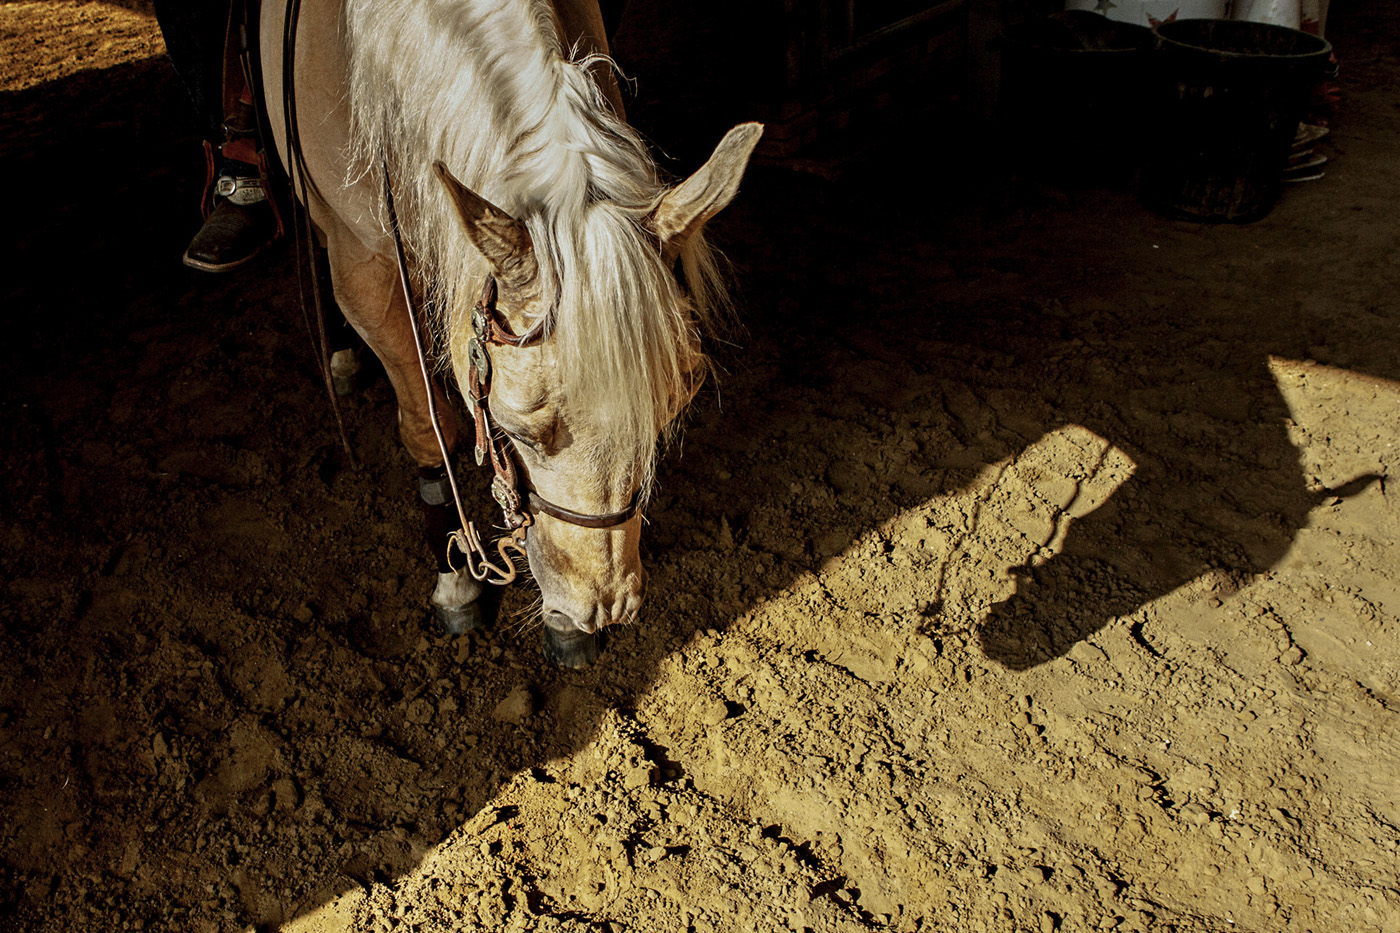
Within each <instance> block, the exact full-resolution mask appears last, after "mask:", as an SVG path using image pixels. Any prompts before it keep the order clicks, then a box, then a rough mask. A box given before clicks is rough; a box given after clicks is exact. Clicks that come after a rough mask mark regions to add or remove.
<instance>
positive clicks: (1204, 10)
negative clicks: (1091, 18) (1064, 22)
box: [1065, 0, 1230, 26]
mask: <svg viewBox="0 0 1400 933" xmlns="http://www.w3.org/2000/svg"><path fill="white" fill-rule="evenodd" d="M1229 6H1230V3H1229V0H1068V2H1067V3H1065V9H1066V10H1088V11H1090V12H1092V13H1102V14H1104V15H1105V16H1107V17H1108V18H1109V19H1116V20H1118V21H1119V22H1123V23H1135V24H1137V25H1138V26H1155V25H1157V24H1158V23H1165V22H1170V21H1171V20H1174V19H1224V18H1225V17H1226V16H1227V15H1228V13H1229Z"/></svg>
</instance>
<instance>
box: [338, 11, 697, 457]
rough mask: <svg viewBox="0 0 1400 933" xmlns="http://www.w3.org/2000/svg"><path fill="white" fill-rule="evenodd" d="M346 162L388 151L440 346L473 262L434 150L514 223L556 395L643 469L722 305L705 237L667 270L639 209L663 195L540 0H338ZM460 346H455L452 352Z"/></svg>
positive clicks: (597, 61) (461, 331)
mask: <svg viewBox="0 0 1400 933" xmlns="http://www.w3.org/2000/svg"><path fill="white" fill-rule="evenodd" d="M346 9H347V20H346V36H347V43H348V50H349V56H350V62H351V75H350V95H351V109H352V114H353V130H354V141H353V143H352V146H353V150H354V151H353V153H352V157H353V158H352V169H351V171H352V177H359V176H362V175H365V174H368V175H370V176H371V177H377V176H378V175H379V173H380V168H379V166H380V164H381V160H383V161H384V162H386V163H387V164H388V166H389V171H390V174H391V177H392V179H393V183H394V188H395V195H396V199H397V200H398V201H399V203H400V205H401V206H400V211H399V213H400V220H401V223H402V226H403V232H404V237H405V241H406V242H407V244H408V246H409V248H410V250H411V252H412V253H413V255H414V258H415V260H416V262H417V264H418V268H419V270H420V272H421V276H422V280H423V282H424V285H425V287H426V290H427V293H428V296H429V297H430V300H431V304H432V306H433V307H434V308H435V309H438V311H439V313H438V314H437V316H436V317H437V321H436V325H437V330H438V332H439V336H440V338H441V339H442V340H443V341H444V342H445V345H446V347H447V348H448V349H449V350H452V348H453V347H454V346H455V345H457V344H458V343H459V342H461V341H463V340H464V339H465V332H466V330H467V328H466V318H467V315H466V313H465V310H466V309H467V308H468V307H469V306H470V302H471V300H472V298H473V297H474V296H475V294H476V292H477V290H478V288H479V287H480V282H481V279H482V277H483V276H484V275H485V274H486V273H487V270H486V268H485V263H484V260H482V258H481V257H480V255H479V254H477V252H476V251H475V249H474V248H473V247H472V246H471V244H470V242H469V241H468V240H467V238H466V236H465V235H464V233H463V232H462V230H461V227H460V224H459V223H458V221H457V220H456V218H455V216H454V215H453V212H452V209H451V207H450V205H449V203H448V199H447V197H446V193H445V192H444V191H443V189H442V187H441V184H440V183H439V181H438V180H437V178H436V177H434V175H433V173H432V171H431V166H432V164H433V161H434V160H435V159H441V160H442V161H444V162H446V163H447V165H448V166H449V167H450V168H451V170H452V172H453V174H454V175H456V177H457V178H459V179H460V180H461V181H462V182H463V183H464V184H466V185H467V186H468V187H469V188H472V189H473V190H475V191H476V192H477V193H478V194H480V195H482V196H483V197H485V198H487V199H488V200H490V201H492V202H493V203H495V204H496V205H497V206H499V207H501V208H502V209H503V210H506V211H507V212H509V213H511V214H512V215H513V216H515V217H517V218H518V219H520V220H522V221H523V222H524V223H525V224H526V226H527V228H528V229H529V231H530V234H531V237H532V240H533V241H534V243H535V248H536V254H537V256H538V257H539V259H540V267H541V275H542V276H544V279H545V281H544V284H545V288H546V293H547V294H555V295H557V296H558V300H557V303H556V306H555V308H554V309H553V311H552V314H553V320H552V321H551V325H552V329H553V334H554V337H553V339H554V340H555V341H556V346H557V353H558V356H559V360H560V368H559V376H560V378H561V380H562V386H561V391H562V393H563V395H564V397H565V398H566V399H567V402H568V406H569V408H570V409H571V410H573V411H574V412H575V413H576V414H577V413H583V412H586V413H588V416H589V417H592V418H594V419H596V420H597V421H598V422H599V423H600V424H601V425H602V427H603V428H604V429H605V430H604V432H603V434H602V435H601V436H605V437H606V438H607V441H606V445H605V446H606V447H608V448H610V449H607V450H600V451H599V456H608V457H615V456H631V457H632V458H633V459H634V462H639V463H640V464H641V466H642V471H643V475H644V477H645V478H649V477H650V472H651V466H652V462H653V461H652V458H653V455H654V454H653V452H654V449H655V446H656V445H655V438H656V435H657V433H658V431H660V430H661V429H662V427H663V426H664V424H665V422H666V421H667V420H668V419H669V417H670V415H671V414H673V413H674V412H673V411H672V407H673V405H672V401H673V399H674V397H675V395H676V393H677V391H678V390H679V389H680V387H681V386H683V385H684V384H685V383H686V381H687V380H688V379H689V378H692V376H691V373H690V370H691V367H692V366H693V365H694V364H696V363H698V362H699V361H698V360H695V359H694V358H693V355H692V348H693V346H694V345H695V338H696V336H697V335H696V330H697V326H698V327H700V328H703V327H705V326H707V325H708V323H709V321H710V320H711V317H712V315H713V314H714V313H715V312H717V311H718V310H719V309H720V308H721V307H722V306H723V300H724V299H723V290H722V287H721V285H720V280H719V277H718V276H717V275H716V274H715V265H714V262H713V260H712V258H711V254H710V251H709V249H708V247H707V246H706V244H705V242H704V240H703V237H695V238H694V239H693V240H692V241H691V242H690V243H689V244H687V247H686V250H685V252H684V253H683V255H682V256H681V257H680V258H681V263H682V265H683V267H684V268H685V271H686V280H687V285H688V286H689V288H688V291H689V294H682V293H681V291H680V289H678V288H677V286H676V282H675V278H674V276H673V275H672V273H671V270H670V269H668V268H666V267H665V265H664V263H663V261H662V259H661V255H660V251H659V249H658V248H657V244H656V241H655V238H654V235H653V234H652V233H651V232H650V230H649V229H648V227H647V222H648V218H649V217H650V215H651V213H652V211H653V210H654V209H655V206H656V204H657V203H658V201H659V200H660V197H661V195H662V194H663V193H664V191H665V188H664V186H663V184H662V182H661V180H660V179H659V178H658V174H657V171H656V168H655V165H654V164H653V162H652V161H651V158H650V156H649V154H648V153H647V150H646V146H645V144H644V143H643V142H642V140H641V139H640V138H639V137H638V136H637V134H636V133H635V132H634V131H633V130H632V129H631V128H630V127H628V126H627V125H626V124H625V123H624V122H622V121H621V120H620V119H618V118H617V116H616V115H615V114H614V113H613V112H612V110H611V108H610V107H609V105H608V104H607V102H606V100H605V98H604V96H603V94H602V93H601V91H600V90H599V87H598V85H597V83H596V81H595V80H594V78H593V75H592V74H591V71H592V70H593V69H597V68H607V67H611V62H609V61H607V60H606V59H604V58H602V57H601V56H597V55H593V56H581V57H580V56H578V55H576V54H574V53H573V51H572V50H568V49H565V47H564V45H563V42H562V40H561V38H560V36H559V34H558V28H557V20H556V17H555V14H554V10H553V7H552V6H551V5H550V3H549V2H547V0H348V2H347V6H346ZM453 356H458V354H455V353H454V354H453Z"/></svg>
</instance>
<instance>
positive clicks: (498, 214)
mask: <svg viewBox="0 0 1400 933" xmlns="http://www.w3.org/2000/svg"><path fill="white" fill-rule="evenodd" d="M433 171H434V172H436V173H437V177H438V179H439V180H440V181H441V182H442V184H443V187H445V188H446V189H447V194H448V196H449V197H451V198H452V204H453V205H454V206H455V207H456V208H457V216H458V217H459V218H460V219H461V221H462V227H463V228H464V229H465V230H466V232H467V237H468V238H469V239H470V240H471V241H472V245H473V246H475V247H476V248H477V249H478V250H479V251H480V252H481V255H482V256H485V257H486V261H487V262H489V263H490V264H491V271H492V272H493V273H494V274H495V276H496V280H497V281H498V282H499V283H500V284H501V285H502V286H503V287H505V288H511V289H518V288H523V287H524V286H526V285H529V284H530V283H531V282H533V281H534V279H535V276H536V275H537V274H538V273H539V265H538V263H537V262H536V260H535V247H534V244H533V243H531V242H530V233H529V231H528V230H526V229H525V225H524V224H522V223H521V222H520V221H518V220H516V219H515V218H514V217H512V216H510V215H509V214H507V213H506V212H505V211H503V210H501V209H500V208H499V207H497V206H496V205H494V204H492V203H491V202H490V201H488V200H486V199H485V198H483V197H482V196H481V195H479V194H477V193H476V192H475V191H472V190H471V189H470V188H468V187H467V186H466V185H464V184H462V183H461V182H460V181H458V180H457V179H456V178H453V177H452V173H451V172H449V171H448V170H447V166H446V165H444V164H443V163H442V162H434V163H433Z"/></svg>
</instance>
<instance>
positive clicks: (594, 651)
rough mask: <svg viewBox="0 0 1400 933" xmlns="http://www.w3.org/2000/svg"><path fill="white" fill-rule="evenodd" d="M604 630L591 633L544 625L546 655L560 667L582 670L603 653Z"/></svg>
mask: <svg viewBox="0 0 1400 933" xmlns="http://www.w3.org/2000/svg"><path fill="white" fill-rule="evenodd" d="M604 640H605V639H604V635H603V633H602V632H598V633H597V634H594V635H590V634H588V633H587V632H580V631H579V630H578V629H574V628H571V629H567V630H565V629H557V628H551V627H550V626H549V625H545V627H544V656H545V657H546V658H549V660H551V661H553V662H554V663H555V664H558V665H559V666H560V667H567V668H569V669H571V670H581V669H583V668H585V667H587V666H588V665H590V664H592V663H593V662H594V661H596V660H598V657H599V656H600V655H601V654H602V653H603V644H604Z"/></svg>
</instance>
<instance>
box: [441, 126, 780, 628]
mask: <svg viewBox="0 0 1400 933" xmlns="http://www.w3.org/2000/svg"><path fill="white" fill-rule="evenodd" d="M761 133H762V127H761V126H760V125H758V124H743V125H740V126H738V127H735V128H734V129H733V130H731V131H730V132H729V133H728V134H727V135H726V136H725V138H724V139H723V140H722V141H721V142H720V144H719V146H718V147H717V148H716V149H715V152H714V154H713V155H712V156H711V157H710V159H709V161H708V162H706V163H705V165H704V166H703V167H702V168H700V169H699V170H698V171H697V172H696V173H695V174H694V175H692V176H691V177H690V178H688V179H686V180H685V181H684V182H682V183H681V184H679V185H677V186H675V187H672V188H669V189H665V190H664V193H663V194H662V195H661V196H660V197H659V198H655V199H653V201H652V202H651V203H650V204H647V205H645V210H644V211H643V210H641V209H639V208H638V207H637V206H629V205H618V204H616V203H609V202H601V201H600V202H594V203H589V204H587V205H585V206H584V207H583V208H582V212H581V215H580V217H579V218H574V219H571V220H569V221H567V223H561V222H560V221H559V220H558V219H557V218H551V217H549V216H544V215H540V216H513V215H512V214H511V213H508V212H507V211H505V210H502V209H501V208H499V207H497V206H495V205H494V204H492V203H491V202H490V201H488V200H487V199H486V198H484V197H482V196H481V195H479V194H478V193H476V192H474V191H472V190H470V189H469V188H467V187H466V186H465V185H463V184H461V183H460V182H459V181H457V179H456V178H455V177H454V176H453V175H452V173H451V171H450V170H449V169H448V167H447V166H445V165H443V164H441V163H439V164H438V165H437V166H436V170H437V175H438V177H439V178H440V179H441V181H442V183H443V185H444V187H445V190H446V192H447V195H448V197H449V198H450V201H451V204H452V206H453V208H455V214H456V217H457V218H458V220H460V222H461V227H462V229H463V230H464V231H465V233H466V236H467V237H468V239H469V240H470V241H471V244H472V245H473V246H474V247H475V249H476V251H477V252H479V253H480V255H481V256H482V257H483V258H484V260H485V263H486V267H487V270H488V273H489V275H490V276H491V277H493V278H494V281H495V286H496V289H497V292H496V305H495V308H494V309H493V310H492V312H491V313H492V314H493V315H495V316H496V318H497V319H498V320H499V321H500V322H501V323H502V325H503V326H502V328H501V330H503V331H508V332H510V333H512V334H513V335H517V336H520V335H530V336H531V338H532V339H518V340H514V341H510V340H507V341H504V342H501V341H498V342H495V343H494V344H493V345H492V346H491V350H490V358H489V370H490V374H489V396H488V398H487V400H485V401H483V402H482V403H479V404H482V405H483V407H486V409H487V411H488V413H489V420H488V421H487V424H488V425H489V426H490V427H489V428H488V430H494V431H496V432H498V435H497V436H498V437H502V436H503V440H502V441H501V443H502V444H503V445H504V446H506V448H507V449H508V450H509V451H510V452H512V453H513V459H514V465H515V466H516V467H517V469H518V483H519V489H520V495H521V499H522V501H523V502H525V503H528V506H527V508H528V512H529V519H528V521H529V524H528V527H527V531H526V552H527V555H528V560H529V566H530V570H531V572H532V574H533V575H534V577H535V580H536V582H537V583H538V585H539V588H540V592H541V595H542V601H541V612H542V615H543V621H544V624H545V625H546V638H547V641H548V638H549V636H550V634H551V632H552V633H553V634H554V635H555V637H556V640H557V639H558V638H561V637H562V638H563V639H565V641H567V640H568V639H570V638H573V639H584V640H587V641H589V643H591V642H592V636H593V635H595V634H596V633H597V632H599V631H601V630H602V629H603V628H604V627H605V626H608V625H612V624H617V623H621V622H627V621H630V620H631V619H633V618H635V617H636V615H637V613H638V611H639V610H640V608H641V605H642V597H643V585H644V579H645V575H644V571H643V569H642V565H641V557H640V553H639V549H638V546H639V542H640V536H641V515H640V512H639V510H638V505H639V504H640V503H643V502H644V501H645V499H646V496H647V493H648V491H649V487H650V482H651V477H652V472H653V464H654V461H655V456H656V452H657V449H658V446H659V441H660V438H661V437H662V436H663V434H664V433H665V432H666V430H667V427H668V426H669V425H671V424H672V422H674V420H675V419H676V416H677V415H678V414H679V413H680V412H681V411H682V409H684V407H685V406H686V405H687V404H688V403H689V402H690V400H691V398H692V397H693V396H694V394H695V392H696V390H697V389H698V387H699V385H700V384H701V382H702V381H703V378H704V374H705V371H706V361H705V357H704V354H703V352H702V350H701V348H700V342H699V335H700V330H701V322H699V321H698V320H697V314H696V307H697V304H698V303H699V302H698V301H696V300H695V295H694V291H695V287H696V283H697V282H703V281H704V274H705V273H706V272H707V271H710V272H711V273H712V266H711V267H710V269H709V270H707V269H705V268H701V267H703V266H706V265H707V264H708V260H706V259H705V254H702V253H698V252H697V251H696V248H697V247H698V246H699V245H700V243H701V231H702V229H703V227H704V225H705V224H706V223H707V222H708V221H709V220H710V219H711V218H712V217H713V216H714V215H715V214H716V213H718V212H719V211H720V210H721V209H723V208H724V207H725V206H726V205H727V204H728V203H729V202H730V201H731V200H732V199H733V198H734V196H735V194H736V193H737V191H738V187H739V182H740V179H741V178H742V176H743V173H744V169H745V167H746V166H747V164H748V160H749V157H750V155H751V154H752V152H753V149H754V146H755V145H756V144H757V142H758V138H759V136H760V135H761ZM677 267H680V268H681V269H682V270H683V272H682V274H681V275H680V276H677V274H676V269H677ZM711 277H712V275H711ZM702 287H710V288H713V285H712V284H711V285H709V286H704V285H702ZM585 304H590V305H593V307H589V308H584V307H583V305H585ZM469 317H470V314H469V312H468V309H466V308H456V309H452V310H450V311H449V314H448V332H449V335H448V344H449V350H450V353H451V356H452V360H453V369H454V371H455V373H456V376H457V381H458V384H459V385H461V386H464V387H468V386H470V385H471V382H470V380H471V378H472V376H471V372H470V366H471V359H472V354H473V352H476V353H478V357H477V358H478V359H479V348H472V347H470V344H471V341H472V338H473V334H472V333H471V332H470V329H469V328H467V327H465V326H462V323H461V322H464V321H466V320H468V319H469ZM476 333H477V335H478V336H479V335H480V324H479V323H478V329H477V331H476ZM478 378H479V377H478ZM465 394H467V395H468V396H470V395H471V392H470V391H466V392H465ZM590 519H591V520H590Z"/></svg>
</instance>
